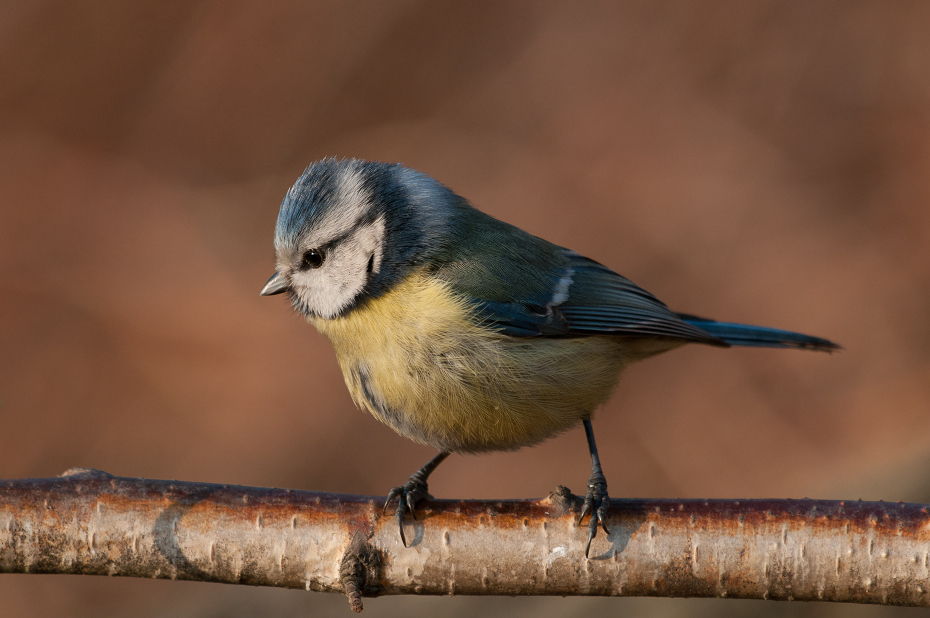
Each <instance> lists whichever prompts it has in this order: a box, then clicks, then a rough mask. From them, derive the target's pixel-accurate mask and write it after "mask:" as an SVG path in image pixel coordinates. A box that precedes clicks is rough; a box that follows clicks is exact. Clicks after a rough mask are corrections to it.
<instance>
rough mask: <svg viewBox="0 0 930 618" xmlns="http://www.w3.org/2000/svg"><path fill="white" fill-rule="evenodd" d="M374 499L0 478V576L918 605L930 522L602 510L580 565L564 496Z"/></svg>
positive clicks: (765, 504) (848, 509)
mask: <svg viewBox="0 0 930 618" xmlns="http://www.w3.org/2000/svg"><path fill="white" fill-rule="evenodd" d="M382 500H383V499H382V498H380V497H371V496H348V495H339V494H326V493H315V492H306V491H291V490H283V489H262V488H252V487H238V486H229V485H212V484H204V483H184V482H177V481H152V480H145V479H130V478H120V477H115V476H111V475H109V474H106V473H103V472H99V471H96V470H88V469H76V470H70V471H68V472H66V473H65V474H64V475H63V476H62V477H59V478H52V479H24V480H12V481H0V571H2V572H9V573H75V574H78V573H79V574H94V575H122V576H131V577H153V578H166V579H188V580H198V581H212V582H225V583H238V584H250V585H256V586H279V587H285V588H306V589H307V590H321V591H329V592H344V593H346V594H348V596H349V601H350V604H351V605H352V608H353V609H354V610H356V611H361V607H362V606H361V596H378V595H382V594H453V593H454V594H473V595H478V594H493V595H530V594H532V595H539V594H544V595H613V596H675V597H681V596H688V597H732V598H750V599H795V600H809V601H816V600H821V601H851V602H859V603H884V604H893V605H913V606H927V605H930V595H928V591H930V569H928V552H930V516H928V507H927V506H925V505H918V504H902V503H897V504H893V503H884V502H838V501H824V500H740V501H735V500H613V501H612V503H611V510H610V517H609V519H608V522H607V525H608V527H609V529H610V532H611V534H610V535H609V536H608V537H605V535H604V534H603V533H602V534H600V535H599V536H598V537H597V538H596V539H595V540H594V542H593V543H592V545H591V559H590V560H586V559H585V557H584V543H585V540H586V529H585V528H578V527H577V526H576V523H575V517H576V516H577V515H576V514H577V511H578V507H579V503H580V499H579V498H578V497H577V496H574V495H572V494H571V493H570V492H569V491H568V490H567V489H565V488H559V489H558V490H557V491H556V492H555V493H553V494H552V495H550V496H549V497H548V498H546V499H544V500H538V501H532V500H504V501H477V500H475V501H456V500H430V501H428V502H426V503H425V504H423V505H421V506H420V508H419V509H418V510H417V521H411V520H408V522H407V523H406V531H407V538H408V540H409V542H410V543H411V546H410V547H409V548H405V547H404V546H403V545H402V544H401V542H400V536H399V534H398V531H397V522H396V520H395V519H394V518H393V517H391V516H388V517H382V516H381V508H382Z"/></svg>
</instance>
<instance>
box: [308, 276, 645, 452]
mask: <svg viewBox="0 0 930 618" xmlns="http://www.w3.org/2000/svg"><path fill="white" fill-rule="evenodd" d="M310 321H311V322H312V323H313V324H314V326H316V327H317V328H318V329H319V330H320V332H322V333H323V334H325V335H326V336H327V337H329V339H330V341H332V344H333V348H334V349H335V351H336V356H337V358H338V360H339V364H340V366H341V367H342V371H343V375H344V377H345V380H346V384H347V386H348V388H349V391H350V393H351V395H352V398H353V400H354V401H355V402H356V404H357V405H359V406H361V407H363V408H365V409H367V410H368V411H369V412H371V414H373V415H374V416H375V417H376V418H378V419H379V420H381V421H382V422H384V423H386V424H388V425H390V426H391V427H392V428H393V429H394V430H395V431H397V432H398V433H400V434H401V435H404V436H406V437H408V438H410V439H412V440H415V441H417V442H420V443H423V444H428V445H431V446H433V447H435V448H437V449H439V450H443V451H459V452H462V451H464V452H476V451H487V450H506V449H514V448H519V447H521V446H525V445H528V444H534V443H536V442H539V441H541V440H543V439H545V438H547V437H549V436H551V435H553V434H555V433H558V432H560V431H562V430H564V429H567V428H568V427H570V426H572V425H574V424H575V423H577V422H578V421H579V420H580V419H582V418H585V417H587V416H589V415H590V414H591V413H592V412H593V410H594V408H596V407H597V406H598V405H599V404H601V403H602V402H603V401H604V400H606V399H607V397H609V395H610V392H611V390H612V388H613V386H614V384H615V383H616V381H617V378H618V376H619V373H620V370H621V369H622V368H623V366H624V365H625V364H626V362H627V360H628V359H627V356H626V354H625V353H624V345H623V343H622V341H621V340H619V339H617V338H614V337H605V336H596V337H582V338H565V339H557V338H552V339H549V338H542V337H535V338H519V337H510V336H506V335H503V334H500V333H498V332H496V331H495V330H493V328H491V327H490V326H488V325H484V324H482V323H481V322H480V320H479V319H478V318H477V317H476V315H475V312H474V310H473V309H472V307H471V306H470V304H469V303H468V301H467V300H466V299H464V298H462V297H460V296H457V295H456V294H455V293H454V292H453V291H452V290H450V288H449V287H448V286H447V285H446V284H445V283H444V282H442V281H439V280H437V279H434V278H432V277H430V276H429V275H428V274H426V273H420V274H415V275H414V276H412V277H409V278H408V279H407V280H406V281H404V282H402V283H400V284H399V285H397V286H395V288H394V289H393V290H391V291H390V292H388V293H386V294H384V295H382V296H380V297H378V298H375V299H369V300H367V301H366V302H364V303H362V304H360V305H359V306H358V307H357V308H356V309H354V310H353V311H351V312H350V313H349V314H347V315H346V316H344V317H340V318H336V319H331V320H326V319H321V318H311V320H310Z"/></svg>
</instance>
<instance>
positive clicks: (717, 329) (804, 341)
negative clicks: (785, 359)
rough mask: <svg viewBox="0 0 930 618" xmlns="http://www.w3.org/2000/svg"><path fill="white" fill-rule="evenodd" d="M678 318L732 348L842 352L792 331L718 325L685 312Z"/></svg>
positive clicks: (829, 344)
mask: <svg viewBox="0 0 930 618" xmlns="http://www.w3.org/2000/svg"><path fill="white" fill-rule="evenodd" d="M678 317H679V318H681V319H682V320H684V321H685V322H687V323H688V324H691V325H692V326H696V327H697V328H700V329H701V330H702V331H704V332H706V333H707V334H709V335H713V336H714V337H717V338H718V339H720V340H721V341H723V342H724V343H727V344H729V345H737V346H750V347H755V348H797V349H800V350H822V351H824V352H832V351H833V350H839V349H842V348H841V347H840V346H839V345H837V344H835V343H833V342H832V341H830V340H828V339H822V338H820V337H812V336H811V335H803V334H801V333H794V332H791V331H789V330H781V329H778V328H767V327H765V326H752V325H750V324H736V323H733V322H717V321H715V320H708V319H707V318H699V317H697V316H694V315H688V314H685V313H679V314H678Z"/></svg>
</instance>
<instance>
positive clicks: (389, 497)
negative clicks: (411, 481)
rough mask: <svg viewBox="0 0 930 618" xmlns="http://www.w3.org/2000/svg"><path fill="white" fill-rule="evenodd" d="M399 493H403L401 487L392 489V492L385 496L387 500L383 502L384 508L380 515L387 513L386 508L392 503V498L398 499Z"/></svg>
mask: <svg viewBox="0 0 930 618" xmlns="http://www.w3.org/2000/svg"><path fill="white" fill-rule="evenodd" d="M401 491H403V487H395V488H394V489H392V490H391V491H390V492H389V493H388V495H387V500H385V501H384V508H383V509H381V514H382V515H384V514H385V513H387V508H388V507H389V506H391V501H392V500H393V499H394V498H396V497H398V496H399V495H400V494H401Z"/></svg>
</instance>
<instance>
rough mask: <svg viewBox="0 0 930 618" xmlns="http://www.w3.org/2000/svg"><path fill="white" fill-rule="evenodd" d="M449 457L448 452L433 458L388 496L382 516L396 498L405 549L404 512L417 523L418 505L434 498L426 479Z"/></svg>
mask: <svg viewBox="0 0 930 618" xmlns="http://www.w3.org/2000/svg"><path fill="white" fill-rule="evenodd" d="M448 456H449V453H447V452H443V453H439V454H438V455H436V456H435V457H433V458H432V459H431V460H430V461H429V463H427V464H426V465H425V466H423V467H422V468H420V469H419V470H417V471H416V472H415V473H414V474H413V476H411V477H410V479H409V480H408V481H407V482H406V483H404V484H403V485H401V486H400V487H395V488H394V489H392V490H391V491H390V493H389V494H388V497H387V500H386V501H385V503H384V508H383V509H382V510H381V514H382V515H383V514H385V513H387V507H388V505H390V504H391V501H392V500H394V498H397V510H396V511H394V516H395V517H396V518H397V526H398V527H399V528H400V540H401V542H403V544H404V547H408V545H407V536H406V535H405V534H404V511H410V517H412V518H413V520H414V521H416V519H417V512H416V506H417V503H418V502H420V501H421V500H423V499H424V498H432V496H430V495H429V487H428V486H427V484H426V478H427V477H428V476H429V475H430V474H431V473H432V472H433V470H435V469H436V466H438V465H439V464H441V463H442V462H443V460H445V458H446V457H448Z"/></svg>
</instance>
